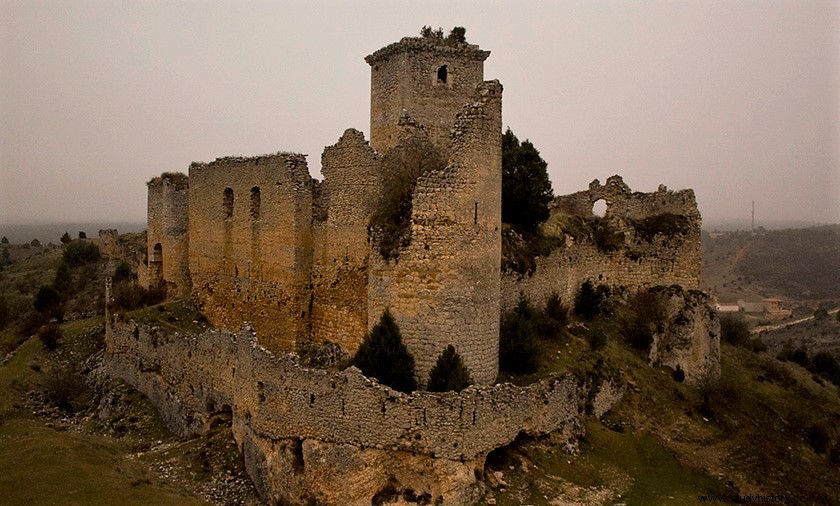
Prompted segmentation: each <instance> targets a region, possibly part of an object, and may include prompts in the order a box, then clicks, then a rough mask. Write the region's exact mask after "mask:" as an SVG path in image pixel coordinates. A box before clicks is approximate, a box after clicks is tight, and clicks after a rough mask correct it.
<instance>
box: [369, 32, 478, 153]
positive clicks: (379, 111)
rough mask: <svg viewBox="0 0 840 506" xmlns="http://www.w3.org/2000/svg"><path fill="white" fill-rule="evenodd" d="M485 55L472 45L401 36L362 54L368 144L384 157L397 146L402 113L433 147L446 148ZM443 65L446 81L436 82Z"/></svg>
mask: <svg viewBox="0 0 840 506" xmlns="http://www.w3.org/2000/svg"><path fill="white" fill-rule="evenodd" d="M489 55H490V52H489V51H482V50H480V49H479V48H478V46H475V45H471V44H465V43H461V44H451V45H445V44H443V43H441V42H440V41H437V40H435V39H431V38H423V37H404V38H403V39H402V40H400V41H399V42H395V43H394V44H391V45H389V46H386V47H384V48H382V49H380V50H378V51H376V52H374V53H373V54H371V55H369V56H367V57H366V58H365V61H366V62H367V63H368V64H369V65H370V66H371V87H370V90H371V91H370V93H371V95H370V137H371V145H372V146H373V147H374V148H375V149H377V150H378V151H379V152H380V153H384V152H385V151H387V150H388V149H390V148H391V147H393V146H395V145H396V144H397V143H398V142H399V140H400V137H399V128H398V122H399V118H400V116H401V115H402V113H403V111H405V112H407V113H408V114H409V115H410V116H411V117H412V118H414V119H415V120H416V121H418V122H419V123H420V124H422V125H423V126H424V127H425V129H426V131H427V132H428V134H429V137H430V138H431V140H432V142H433V143H434V144H435V145H436V146H439V147H442V146H446V145H448V143H449V135H450V130H451V128H452V125H453V123H454V121H455V115H456V114H458V113H459V112H460V111H461V109H462V108H463V107H464V104H467V103H469V102H470V101H471V100H473V95H474V92H475V87H476V86H477V85H479V84H481V82H482V81H483V80H484V60H486V59H487V57H488V56H489ZM444 65H445V66H446V82H442V81H439V80H438V69H440V68H441V67H442V66H444Z"/></svg>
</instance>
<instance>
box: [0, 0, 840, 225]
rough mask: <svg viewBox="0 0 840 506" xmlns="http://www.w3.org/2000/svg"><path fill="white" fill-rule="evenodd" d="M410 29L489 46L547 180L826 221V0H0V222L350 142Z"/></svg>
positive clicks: (833, 174)
mask: <svg viewBox="0 0 840 506" xmlns="http://www.w3.org/2000/svg"><path fill="white" fill-rule="evenodd" d="M423 25H432V26H435V27H437V26H442V27H444V28H445V29H446V30H448V29H449V28H450V27H452V26H454V25H462V26H465V27H466V29H467V40H468V41H469V42H471V43H475V44H479V45H480V46H481V47H482V48H484V49H488V50H490V51H492V54H491V55H490V58H489V59H488V60H487V61H486V63H485V79H499V80H500V81H501V82H502V84H503V85H504V100H503V116H504V124H505V125H507V126H510V127H511V128H512V129H513V131H514V132H515V133H516V134H517V136H519V137H520V139H524V138H530V139H531V140H532V141H533V143H534V144H535V146H536V147H537V148H538V149H539V150H540V151H541V152H542V155H543V157H544V158H545V159H546V161H547V162H548V164H549V172H550V176H551V179H552V181H553V184H554V190H555V193H556V194H564V193H571V192H573V191H577V190H580V189H585V188H586V187H587V185H588V184H589V182H590V181H591V180H592V179H595V178H598V179H600V180H601V181H602V182H603V181H604V180H606V178H607V177H608V176H610V175H612V174H621V175H623V176H624V179H625V181H626V182H627V183H628V184H629V185H630V186H631V187H632V188H633V189H634V190H640V191H653V190H655V189H656V187H657V186H658V184H660V183H663V184H665V185H667V186H668V187H669V188H671V189H681V188H694V190H695V192H696V194H697V198H698V202H699V204H700V210H701V212H702V214H703V216H704V219H705V220H706V222H707V223H708V222H709V221H712V222H714V221H716V220H725V219H748V218H749V212H750V201H752V200H755V201H756V209H757V218H758V220H759V222H762V221H771V220H786V219H792V220H808V221H816V222H834V223H840V126H838V123H840V68H838V67H839V66H840V2H837V1H830V0H826V1H807V0H798V1H773V2H770V1H725V2H721V1H706V0H704V1H677V0H673V1H620V2H619V1H610V2H593V1H589V0H581V1H566V2H534V3H527V4H525V3H521V2H488V1H482V2H467V1H459V2H449V1H446V2H435V1H431V0H426V1H423V2H412V3H403V2H395V1H382V2H362V1H354V2H338V1H334V2H327V1H301V2H268V1H254V2H242V1H203V2H197V1H196V2H177V1H175V2H173V1H160V2H159V1H145V2H138V1H61V2H59V1H56V2H44V1H35V0H25V1H20V2H18V1H10V0H0V224H2V223H21V222H24V223H28V222H45V221H61V222H74V221H75V222H79V221H97V220H105V221H144V220H145V215H146V207H145V206H146V188H145V185H144V183H145V182H146V181H148V180H149V179H151V178H152V177H153V176H155V175H157V174H160V173H161V172H163V171H184V172H186V171H187V169H188V166H189V163H190V162H191V161H211V160H213V159H215V158H216V157H220V156H227V155H256V154H261V153H268V152H275V151H298V152H302V153H306V154H308V155H309V158H308V160H309V167H310V171H311V172H312V174H313V176H315V177H318V178H320V170H319V169H320V156H321V152H322V150H323V148H324V146H326V145H329V144H333V143H335V142H336V140H337V139H338V138H339V136H340V135H341V133H342V132H343V131H344V130H345V129H346V128H348V127H354V128H357V129H359V130H362V131H364V132H365V133H366V135H369V134H368V132H369V103H370V96H369V86H370V68H369V67H368V65H367V64H366V63H365V62H364V59H363V58H364V56H365V55H367V54H369V53H371V52H373V51H375V50H376V49H378V48H380V47H382V46H385V45H387V44H389V43H391V42H395V41H397V40H399V39H400V38H401V37H403V36H407V35H409V36H415V35H417V34H418V33H419V29H420V27H421V26H423Z"/></svg>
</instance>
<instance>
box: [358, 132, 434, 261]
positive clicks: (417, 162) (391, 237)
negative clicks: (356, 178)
mask: <svg viewBox="0 0 840 506" xmlns="http://www.w3.org/2000/svg"><path fill="white" fill-rule="evenodd" d="M444 167H446V161H445V160H444V158H443V157H442V156H441V155H440V153H439V152H438V150H437V149H436V148H435V147H434V146H433V145H432V143H431V142H429V141H428V140H427V139H423V138H420V137H416V136H415V137H412V138H410V139H408V140H407V141H405V142H403V143H401V144H398V145H397V146H395V147H393V148H391V149H390V150H388V154H387V155H385V159H384V160H383V185H382V187H383V188H384V190H383V191H382V193H381V194H380V196H379V200H378V201H377V203H376V208H375V210H374V212H373V214H372V215H371V219H370V224H371V226H372V227H374V228H375V229H376V231H377V240H378V243H379V253H380V254H381V255H382V257H383V258H386V259H391V258H395V257H397V256H399V250H400V248H402V247H404V246H406V245H407V244H408V243H409V242H410V241H411V211H412V197H413V194H414V188H415V186H416V185H417V178H419V177H420V176H421V175H422V174H424V173H426V172H428V171H430V170H440V169H443V168H444Z"/></svg>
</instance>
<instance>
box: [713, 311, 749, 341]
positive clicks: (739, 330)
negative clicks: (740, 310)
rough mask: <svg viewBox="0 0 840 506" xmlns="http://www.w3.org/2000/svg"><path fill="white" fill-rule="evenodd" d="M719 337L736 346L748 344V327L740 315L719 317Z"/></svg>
mask: <svg viewBox="0 0 840 506" xmlns="http://www.w3.org/2000/svg"><path fill="white" fill-rule="evenodd" d="M720 338H721V339H722V340H723V341H724V342H727V343H730V344H734V345H736V346H745V347H746V346H748V345H749V340H750V328H749V326H748V325H747V322H746V321H745V320H744V319H743V318H741V317H740V316H732V315H727V316H724V317H723V318H721V319H720Z"/></svg>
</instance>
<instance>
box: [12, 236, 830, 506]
mask: <svg viewBox="0 0 840 506" xmlns="http://www.w3.org/2000/svg"><path fill="white" fill-rule="evenodd" d="M61 256H62V254H61V250H60V249H58V250H55V251H50V252H47V253H44V254H41V255H36V256H33V257H32V258H29V259H26V260H23V261H21V262H18V263H15V264H14V265H12V266H8V267H5V268H4V270H3V271H2V273H0V294H3V296H4V297H7V298H14V300H15V301H16V302H15V303H14V307H16V308H19V309H20V308H23V309H24V311H25V312H26V311H29V310H28V309H26V305H27V303H29V304H31V303H32V301H33V300H34V298H35V295H36V294H37V289H38V287H39V286H40V285H41V284H44V283H51V282H52V280H53V279H54V277H55V273H56V272H57V270H58V268H59V266H60V264H61ZM105 268H106V266H104V265H102V264H97V263H91V264H88V265H87V266H86V267H78V268H74V270H73V271H72V275H73V276H74V280H76V281H77V283H79V284H81V283H82V280H81V277H82V276H83V275H85V276H89V278H88V280H87V282H86V284H85V288H83V289H81V290H79V291H77V292H76V293H75V294H74V295H73V296H71V297H70V298H69V299H68V300H67V304H68V307H69V305H74V306H73V307H77V308H78V309H79V312H84V311H88V312H87V313H86V314H84V315H81V314H80V315H79V316H73V315H69V316H68V315H65V321H64V322H62V323H59V327H60V328H61V331H62V334H63V336H62V337H61V339H60V341H59V346H58V347H57V348H56V349H55V350H49V349H46V348H45V347H44V345H43V343H42V341H41V340H39V339H38V337H37V336H36V335H35V333H34V332H28V333H27V332H24V334H25V335H21V332H20V331H21V330H22V327H20V325H21V323H23V321H22V320H21V319H20V318H16V319H14V320H13V321H12V323H11V324H10V325H7V326H6V327H5V329H4V330H3V331H2V339H3V343H5V345H6V346H7V349H9V350H11V353H10V354H9V355H8V356H7V358H6V359H5V361H4V363H3V365H2V366H0V382H2V386H3V388H2V392H3V393H2V396H0V416H2V424H0V436H2V437H3V439H4V440H5V441H7V442H9V443H6V444H7V445H8V446H7V447H8V448H9V449H10V450H9V451H4V452H2V454H0V455H2V456H0V470H2V475H3V476H4V477H5V478H4V479H3V480H0V494H2V496H3V497H6V498H12V499H14V500H16V501H17V502H20V503H25V502H37V501H40V500H52V501H55V502H62V501H66V500H68V499H69V498H75V500H78V501H80V502H94V503H96V502H99V503H101V502H107V501H112V500H113V499H114V497H120V498H124V499H123V501H122V502H126V504H133V503H138V504H139V503H148V502H150V501H154V502H157V503H160V504H168V503H172V504H176V503H177V504H201V503H206V502H210V503H215V504H229V503H231V502H240V501H244V502H245V503H255V501H256V496H255V494H254V492H253V489H251V488H250V484H249V482H248V480H247V475H245V473H244V470H243V469H242V467H241V462H242V457H241V455H240V454H239V453H238V450H237V449H236V447H235V446H232V445H231V444H230V443H229V441H230V438H229V435H227V433H226V432H225V431H228V432H229V429H227V426H226V425H225V422H224V421H221V422H220V425H219V427H218V429H217V430H216V431H215V432H213V433H211V434H210V435H209V436H205V437H201V438H194V439H189V440H179V439H178V438H176V437H174V436H172V435H171V434H170V433H169V432H168V431H167V430H166V428H165V425H164V423H163V421H162V420H161V418H160V416H159V415H158V414H157V412H156V411H155V410H154V409H153V408H152V407H151V405H150V404H149V402H148V400H146V399H144V398H143V397H142V396H140V395H139V394H138V393H137V392H136V391H134V390H133V389H131V388H130V387H129V386H127V385H125V384H123V383H120V382H113V381H112V382H103V379H102V378H101V377H100V376H99V375H98V373H97V370H98V369H97V363H98V361H99V360H101V350H102V346H103V341H102V339H103V319H102V312H101V310H100V308H99V307H100V306H101V303H102V302H103V300H102V299H101V298H97V294H99V293H101V286H102V282H103V275H104V272H105V270H104V269H105ZM630 311H632V308H630V307H628V306H626V305H623V304H621V303H619V304H618V305H617V306H615V311H614V312H613V313H612V314H610V315H605V316H602V317H599V318H598V319H596V321H595V322H592V323H588V324H584V325H582V324H581V323H572V324H571V325H569V326H567V327H565V329H564V330H563V331H562V332H560V333H559V334H558V335H557V336H555V337H554V338H543V339H541V340H540V342H539V346H540V353H539V355H540V356H541V357H542V358H541V360H540V364H539V368H538V370H537V372H535V373H533V374H534V375H535V376H528V375H526V376H511V377H508V378H507V379H509V380H512V381H516V382H530V381H533V380H534V379H535V378H536V377H539V376H540V375H545V374H551V373H552V372H557V371H568V370H575V371H579V372H580V373H586V371H601V370H610V371H614V373H615V374H618V375H619V376H620V377H621V378H622V379H623V380H624V381H626V383H627V385H629V389H628V391H627V392H626V393H625V396H624V398H623V399H622V401H620V402H619V404H618V405H616V407H615V408H614V409H613V410H612V411H611V412H610V413H608V414H607V416H606V417H605V418H604V420H603V421H601V422H599V421H597V420H595V419H594V418H591V419H588V420H587V421H586V422H585V435H584V436H582V437H581V438H580V439H579V440H578V441H577V443H576V444H575V445H573V446H568V445H566V443H565V439H564V438H562V437H556V438H555V437H553V436H546V437H541V438H529V437H527V436H524V435H523V436H521V437H520V438H519V439H518V440H517V441H515V442H514V443H513V444H511V445H509V446H507V447H505V448H502V449H499V450H497V451H495V452H493V453H492V454H491V455H490V456H489V457H488V460H487V465H486V467H485V473H484V484H485V489H486V493H485V497H484V499H483V501H485V502H488V503H493V502H495V503H496V504H510V505H513V504H544V505H547V504H614V503H616V502H624V503H626V504H675V503H689V502H695V501H697V496H698V495H701V494H732V493H737V494H741V495H744V494H781V493H786V494H800V495H803V496H805V498H806V500H805V502H804V504H827V503H830V502H831V499H830V498H831V497H832V496H831V495H830V494H832V493H834V491H835V490H836V489H837V488H838V487H840V473H838V463H840V434H838V433H837V426H838V423H840V396H838V389H837V387H836V386H834V385H832V384H831V383H829V382H827V381H824V380H820V379H819V378H816V377H814V376H812V375H811V373H809V372H807V371H805V370H804V369H803V368H801V367H799V366H798V365H796V364H794V363H790V362H787V363H783V362H780V361H778V360H776V359H775V358H773V357H772V356H770V355H767V354H756V353H753V352H751V351H749V350H747V349H744V348H740V347H736V346H733V345H730V344H723V346H722V357H721V359H722V360H721V361H722V379H721V382H720V383H719V384H717V385H714V386H713V385H708V386H701V387H691V386H688V385H686V384H684V383H682V382H680V381H679V378H678V377H675V375H674V373H673V372H672V371H670V370H669V369H665V368H659V367H651V366H649V365H648V362H647V359H646V356H645V355H644V353H642V352H640V351H636V350H634V349H633V348H632V347H631V346H629V345H628V344H627V342H626V340H625V338H624V337H622V325H621V324H620V322H621V321H625V320H624V319H625V318H627V317H629V316H628V315H629V314H631V313H629V312H630ZM131 315H132V317H134V318H136V319H138V320H140V321H148V322H152V323H154V322H157V323H156V324H157V325H160V326H162V327H165V328H172V329H173V330H179V331H184V330H186V329H191V328H202V325H203V324H202V323H201V321H202V318H201V315H200V314H198V313H195V310H194V309H193V308H192V307H191V306H190V305H188V304H184V303H183V302H171V303H167V304H161V305H152V306H149V307H145V308H142V307H141V308H138V309H137V310H135V311H134V312H132V313H131ZM21 316H24V315H18V317H21ZM82 316H84V317H82ZM586 327H599V328H602V329H604V331H605V336H606V343H605V344H604V345H603V347H598V348H597V349H594V350H593V349H592V346H593V344H592V342H591V341H590V339H589V338H588V337H587V336H588V333H587V331H586ZM68 370H69V371H71V372H72V373H73V374H75V376H73V377H75V378H77V379H79V380H80V381H81V383H82V384H84V385H87V387H86V388H83V389H81V390H80V391H77V392H75V393H72V392H71V393H72V395H71V396H70V398H69V399H66V400H67V402H66V403H63V402H61V399H57V398H56V397H55V388H54V383H53V380H52V378H57V377H59V375H58V373H59V372H62V371H68ZM51 385H53V386H51ZM62 404H65V405H63V406H61V405H62ZM56 449H58V453H55V452H56ZM570 450H571V451H572V453H571V454H570V453H569V451H570ZM56 456H59V458H56ZM70 461H72V462H74V469H75V470H76V471H75V472H74V473H67V470H66V463H67V462H70ZM21 462H25V463H26V465H24V466H22V465H21ZM33 476H34V477H39V478H41V479H40V482H41V484H40V485H39V487H37V489H35V488H26V487H20V484H21V483H24V482H31V480H32V479H33V478H32V477H33ZM234 498H235V499H234ZM240 503H241V502H240Z"/></svg>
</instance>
